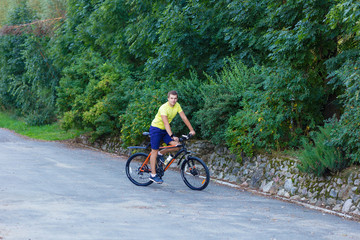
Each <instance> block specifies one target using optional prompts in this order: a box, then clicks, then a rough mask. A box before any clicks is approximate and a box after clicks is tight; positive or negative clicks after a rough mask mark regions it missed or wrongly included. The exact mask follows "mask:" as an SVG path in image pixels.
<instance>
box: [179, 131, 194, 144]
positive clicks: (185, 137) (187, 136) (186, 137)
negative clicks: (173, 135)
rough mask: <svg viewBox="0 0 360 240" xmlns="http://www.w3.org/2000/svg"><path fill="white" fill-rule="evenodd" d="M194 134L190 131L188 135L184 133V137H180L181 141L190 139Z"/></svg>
mask: <svg viewBox="0 0 360 240" xmlns="http://www.w3.org/2000/svg"><path fill="white" fill-rule="evenodd" d="M192 136H193V135H191V134H190V133H189V134H188V135H182V137H181V138H179V141H180V142H183V141H186V140H189V139H190V138H191V137H192Z"/></svg>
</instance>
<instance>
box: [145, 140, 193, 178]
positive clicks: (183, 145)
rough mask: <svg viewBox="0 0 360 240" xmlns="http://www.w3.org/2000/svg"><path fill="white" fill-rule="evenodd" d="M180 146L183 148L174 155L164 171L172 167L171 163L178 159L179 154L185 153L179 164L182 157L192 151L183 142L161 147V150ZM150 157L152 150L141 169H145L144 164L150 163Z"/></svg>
mask: <svg viewBox="0 0 360 240" xmlns="http://www.w3.org/2000/svg"><path fill="white" fill-rule="evenodd" d="M179 147H181V149H180V150H179V151H177V152H176V153H175V155H174V157H173V158H172V159H171V161H170V162H169V163H168V164H167V165H166V166H165V169H164V172H166V170H167V169H168V168H169V167H170V165H171V164H172V163H173V162H174V161H175V160H176V158H177V157H178V156H179V155H181V154H182V153H183V155H182V156H181V158H180V159H179V161H178V165H180V163H181V161H182V159H183V158H184V157H185V156H186V155H187V154H190V152H189V151H187V149H186V147H185V144H184V143H183V144H181V145H170V146H165V147H160V150H163V149H169V148H179ZM150 157H151V152H150V153H149V155H148V156H147V158H146V160H145V161H144V163H143V164H142V166H141V169H140V171H144V170H143V168H144V166H146V165H147V164H148V163H149V161H150Z"/></svg>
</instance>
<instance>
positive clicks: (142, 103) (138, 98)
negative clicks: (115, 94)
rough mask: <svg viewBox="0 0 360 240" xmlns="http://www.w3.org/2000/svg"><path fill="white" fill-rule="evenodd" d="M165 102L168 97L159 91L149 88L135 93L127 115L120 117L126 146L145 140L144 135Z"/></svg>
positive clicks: (122, 137) (122, 136)
mask: <svg viewBox="0 0 360 240" xmlns="http://www.w3.org/2000/svg"><path fill="white" fill-rule="evenodd" d="M164 102H166V95H164V94H163V93H162V91H161V90H159V89H154V88H150V87H149V88H145V89H142V90H138V91H137V92H136V93H135V97H134V98H132V99H131V101H130V103H129V105H128V106H127V108H126V112H125V114H123V115H121V116H120V122H121V125H122V129H121V140H122V142H123V145H124V146H131V145H136V144H139V143H141V142H142V141H143V140H144V136H143V135H142V133H143V132H145V131H149V128H150V124H151V121H152V120H153V118H154V117H155V114H156V112H157V111H158V109H159V107H160V106H161V104H163V103H164Z"/></svg>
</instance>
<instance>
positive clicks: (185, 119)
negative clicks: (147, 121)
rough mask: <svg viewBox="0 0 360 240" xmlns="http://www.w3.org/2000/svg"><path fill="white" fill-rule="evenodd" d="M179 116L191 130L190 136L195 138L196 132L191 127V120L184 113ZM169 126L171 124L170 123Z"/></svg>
mask: <svg viewBox="0 0 360 240" xmlns="http://www.w3.org/2000/svg"><path fill="white" fill-rule="evenodd" d="M179 115H180V117H181V119H182V120H183V122H184V123H185V125H186V126H187V127H188V128H189V130H190V134H191V135H193V136H194V135H195V131H194V129H193V127H192V126H191V123H190V121H189V119H188V118H187V117H186V115H185V113H184V111H181V112H180V113H179ZM168 124H169V123H168Z"/></svg>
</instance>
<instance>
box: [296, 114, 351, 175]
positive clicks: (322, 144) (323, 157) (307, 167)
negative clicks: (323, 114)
mask: <svg viewBox="0 0 360 240" xmlns="http://www.w3.org/2000/svg"><path fill="white" fill-rule="evenodd" d="M336 124H337V123H336V122H334V121H332V122H330V123H327V124H325V126H324V127H319V131H318V132H312V134H311V135H312V142H308V141H306V140H303V143H302V144H303V148H304V150H302V152H301V153H300V155H299V159H300V161H301V164H299V165H298V168H299V169H300V170H301V171H302V172H306V173H312V174H315V175H317V176H322V175H324V174H327V173H331V172H337V171H340V170H342V169H343V168H345V167H346V166H347V165H348V163H349V162H348V161H347V160H346V159H345V158H344V157H343V156H342V154H341V151H340V150H339V149H338V148H336V147H335V146H333V145H332V144H330V140H331V132H332V130H333V129H334V128H336V127H337V126H336Z"/></svg>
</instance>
